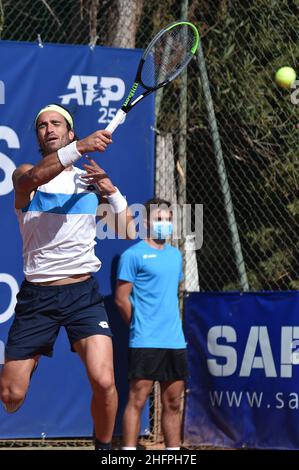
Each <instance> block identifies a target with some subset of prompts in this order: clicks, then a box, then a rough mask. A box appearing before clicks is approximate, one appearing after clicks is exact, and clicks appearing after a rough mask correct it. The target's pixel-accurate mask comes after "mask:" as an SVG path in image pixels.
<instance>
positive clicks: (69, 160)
mask: <svg viewBox="0 0 299 470" xmlns="http://www.w3.org/2000/svg"><path fill="white" fill-rule="evenodd" d="M57 157H58V160H59V161H60V163H61V165H62V166H64V167H67V166H70V165H73V163H75V162H76V161H77V160H79V158H80V157H82V155H81V153H80V152H78V150H77V145H76V140H74V142H71V143H70V144H68V145H66V146H65V147H62V148H61V149H59V150H58V152H57Z"/></svg>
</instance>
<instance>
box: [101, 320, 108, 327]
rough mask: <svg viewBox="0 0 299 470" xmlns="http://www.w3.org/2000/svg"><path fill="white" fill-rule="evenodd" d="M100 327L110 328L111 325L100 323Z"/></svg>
mask: <svg viewBox="0 0 299 470" xmlns="http://www.w3.org/2000/svg"><path fill="white" fill-rule="evenodd" d="M99 326H100V327H101V328H109V325H108V323H107V322H106V321H100V323H99Z"/></svg>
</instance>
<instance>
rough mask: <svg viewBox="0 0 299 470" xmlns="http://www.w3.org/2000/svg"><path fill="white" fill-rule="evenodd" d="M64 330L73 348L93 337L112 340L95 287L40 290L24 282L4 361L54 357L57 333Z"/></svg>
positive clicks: (91, 282) (88, 284) (78, 285)
mask: <svg viewBox="0 0 299 470" xmlns="http://www.w3.org/2000/svg"><path fill="white" fill-rule="evenodd" d="M61 326H64V327H65V329H66V332H67V335H68V338H69V342H70V345H71V350H72V351H74V349H73V344H74V343H75V342H76V341H78V340H80V339H83V338H87V337H88V336H93V335H106V336H112V333H111V330H110V327H109V323H108V318H107V314H106V310H105V307H104V303H103V297H102V296H101V295H100V294H99V291H98V283H97V281H96V279H95V278H93V277H91V278H90V279H88V280H87V281H83V282H76V283H74V284H67V285H63V286H39V285H34V284H32V283H30V282H27V281H26V280H25V281H24V282H23V283H22V285H21V289H20V292H19V293H18V295H17V305H16V308H15V318H14V321H13V323H12V325H11V328H10V330H9V333H8V340H7V344H6V348H5V356H6V358H7V359H29V358H31V357H33V356H35V355H37V354H42V355H44V356H50V357H51V356H52V355H53V346H54V343H55V340H56V338H57V336H58V333H59V329H60V327H61Z"/></svg>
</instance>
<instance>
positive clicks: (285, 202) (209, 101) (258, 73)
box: [0, 0, 299, 290]
mask: <svg viewBox="0 0 299 470" xmlns="http://www.w3.org/2000/svg"><path fill="white" fill-rule="evenodd" d="M178 18H184V19H186V18H188V19H189V20H190V21H192V22H193V23H195V24H196V25H197V26H198V27H199V31H200V35H201V47H202V48H201V49H200V50H199V53H198V57H197V58H198V61H193V62H192V63H191V64H190V66H189V67H188V72H187V74H188V75H186V74H185V75H183V76H181V77H180V78H179V79H177V80H176V81H175V82H174V83H173V84H172V85H171V86H169V87H168V88H165V89H164V90H163V92H160V93H157V99H156V102H157V103H156V133H157V145H156V148H157V149H158V150H157V171H156V192H157V193H158V194H159V195H162V196H169V197H171V199H172V200H173V201H175V200H176V201H177V202H178V203H179V204H184V203H188V204H192V227H193V229H194V226H195V218H196V217H195V215H196V212H195V204H203V245H202V247H201V248H200V249H198V250H197V251H196V252H192V251H191V252H190V250H187V251H186V252H185V270H186V273H185V279H186V290H192V289H196V288H198V286H199V288H200V289H201V290H229V289H245V290H246V289H249V290H290V289H298V288H299V279H298V274H299V257H298V251H299V242H298V233H299V230H298V228H299V227H298V225H299V224H298V221H299V202H298V195H299V176H298V175H299V172H298V170H299V158H298V151H297V145H296V144H297V142H296V141H297V136H298V132H299V131H298V128H299V124H298V117H297V114H298V109H299V108H298V104H297V102H299V101H298V99H299V97H298V98H297V92H296V89H288V90H284V89H280V88H278V87H277V85H276V84H275V82H274V73H275V71H276V70H277V69H278V68H279V67H281V66H283V65H289V66H291V67H294V68H295V69H296V66H297V62H298V59H299V47H298V31H299V1H298V0H242V1H241V0H235V1H234V0H193V1H192V0H190V1H189V2H188V0H176V1H174V0H162V1H161V0H151V1H150V2H146V1H145V0H65V1H64V2H60V1H58V0H39V1H38V0H35V1H32V0H2V1H1V0H0V34H1V39H9V40H22V41H37V40H39V41H43V42H64V43H73V44H91V45H95V44H97V45H105V46H116V47H140V48H142V47H144V46H145V45H146V44H147V43H148V42H149V40H150V39H151V38H152V37H153V35H154V34H155V33H156V32H157V31H158V30H159V29H160V28H161V27H162V26H165V24H167V23H169V22H171V21H173V20H176V19H178ZM206 72H207V74H206ZM185 235H186V234H185ZM186 243H188V244H189V245H188V246H190V244H191V246H192V235H191V234H188V237H187V239H186V240H185V239H183V240H181V241H180V248H181V249H182V250H184V249H185V247H186ZM192 253H193V254H192ZM189 281H190V282H189ZM191 281H192V282H191Z"/></svg>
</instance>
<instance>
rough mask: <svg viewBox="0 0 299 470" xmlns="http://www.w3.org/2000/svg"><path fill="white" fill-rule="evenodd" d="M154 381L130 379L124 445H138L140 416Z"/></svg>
mask: <svg viewBox="0 0 299 470" xmlns="http://www.w3.org/2000/svg"><path fill="white" fill-rule="evenodd" d="M152 387H153V381H152V380H145V379H134V380H131V381H130V391H129V399H128V403H127V406H126V409H125V412H124V416H123V447H136V445H137V439H138V435H139V431H140V416H141V412H142V409H143V407H144V405H145V402H146V400H147V398H148V396H149V394H150V392H151V390H152Z"/></svg>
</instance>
